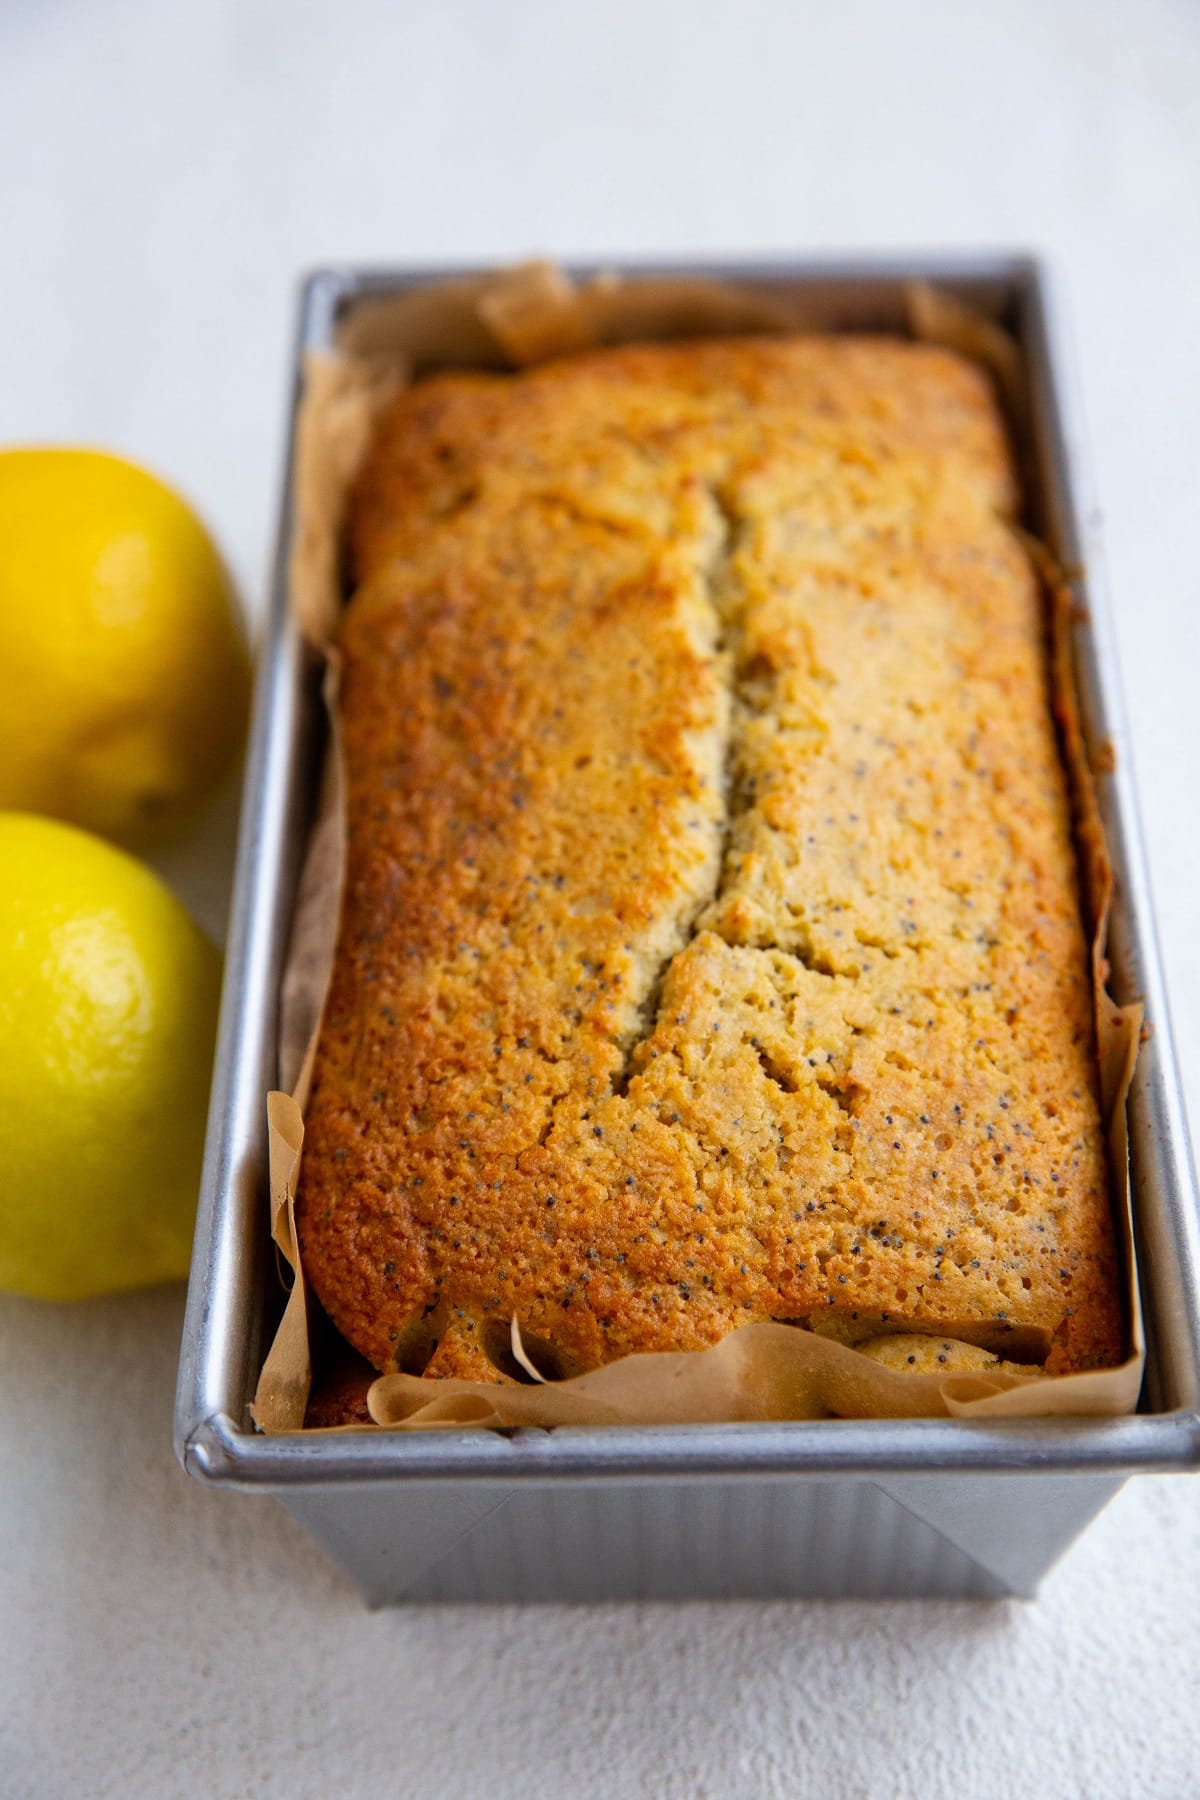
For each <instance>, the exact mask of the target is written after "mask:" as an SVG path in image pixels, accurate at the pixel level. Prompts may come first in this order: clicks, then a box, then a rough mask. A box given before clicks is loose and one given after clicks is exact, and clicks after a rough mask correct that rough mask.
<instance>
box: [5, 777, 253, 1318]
mask: <svg viewBox="0 0 1200 1800" xmlns="http://www.w3.org/2000/svg"><path fill="white" fill-rule="evenodd" d="M220 960H221V959H220V957H219V956H218V954H217V952H216V950H214V948H213V946H212V945H211V944H210V943H209V941H208V939H207V938H206V937H204V936H203V935H202V934H201V932H200V931H199V930H198V929H197V928H196V926H195V925H193V923H192V921H191V919H190V918H189V917H188V915H187V913H186V912H185V911H184V909H183V907H182V906H181V905H180V903H179V901H178V900H176V899H175V898H174V896H173V895H172V894H171V893H170V892H169V891H168V889H167V888H165V887H164V886H163V884H162V883H161V882H160V881H159V879H158V877H157V876H155V875H152V874H151V873H150V871H149V870H148V869H145V868H143V867H142V865H141V864H140V863H138V862H136V861H134V859H133V858H132V857H130V856H127V855H125V853H124V852H123V851H120V850H114V849H113V848H112V846H111V845H109V844H106V843H103V842H101V840H100V839H99V838H95V837H92V836H90V835H89V834H88V833H86V832H83V831H77V830H75V829H74V827H72V826H69V825H60V824H56V823H55V822H54V821H53V820H50V819H38V818H33V817H31V816H29V815H27V814H22V813H11V812H10V813H0V1288H7V1289H9V1290H10V1291H11V1292H14V1293H20V1294H32V1295H35V1296H37V1297H39V1298H41V1299H47V1300H71V1299H79V1298H82V1297H83V1296H85V1295H88V1294H102V1293H111V1292H114V1291H116V1290H118V1289H121V1288H131V1287H143V1286H147V1285H149V1284H150V1283H152V1282H158V1281H168V1280H174V1279H177V1278H179V1277H181V1276H183V1275H186V1273H187V1268H188V1260H189V1256H190V1252H191V1239H192V1224H193V1220H194V1216H195V1209H196V1191H197V1186H198V1183H199V1179H200V1161H201V1149H202V1145H203V1138H204V1120H205V1112H206V1108H207V1103H208V1087H209V1078H210V1072H211V1067H212V1055H213V1039H214V1035H215V1032H216V1019H217V993H218V987H219V982H220Z"/></svg>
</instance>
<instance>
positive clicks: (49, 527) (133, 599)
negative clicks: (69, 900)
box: [0, 449, 249, 844]
mask: <svg viewBox="0 0 1200 1800" xmlns="http://www.w3.org/2000/svg"><path fill="white" fill-rule="evenodd" d="M248 689H249V671H248V663H247V656H246V648H245V643H244V640H243V636H242V632H241V627H240V622H239V614H238V610H237V606H236V603H235V600H234V596H233V590H232V587H231V585H230V581H229V577H228V575H227V573H226V571H225V568H224V565H223V564H222V562H221V558H220V556H219V555H218V553H217V550H216V548H215V547H214V545H213V542H212V540H211V538H210V537H209V536H208V533H207V532H206V531H205V529H204V527H203V526H202V525H201V523H200V521H199V520H198V519H197V518H196V516H195V514H194V513H193V512H192V511H191V510H190V508H189V507H188V506H187V505H185V503H184V502H183V501H182V500H181V499H180V498H179V496H178V495H177V494H174V493H173V492H172V491H171V489H170V488H167V487H164V486H163V484H162V482H161V481H158V480H156V479H155V477H154V476H153V475H148V474H146V472H145V471H144V470H142V469H138V468H135V467H134V466H133V464H131V463H127V462H123V461H122V460H121V459H120V458H118V457H115V456H108V455H105V454H103V453H102V452H100V451H95V450H56V449H31V450H4V451H0V807H13V808H19V809H20V810H21V811H28V812H38V813H49V814H51V815H53V816H54V817H56V818H61V819H69V820H71V821H73V822H74V823H75V824H77V825H83V826H85V827H87V828H88V829H89V830H93V831H99V832H101V833H103V834H104V835H105V836H106V837H112V838H115V839H117V840H118V841H119V842H122V843H128V844H138V843H143V842H147V841H149V840H150V839H152V838H154V837H161V836H163V835H164V834H165V833H167V832H168V831H169V830H171V829H172V828H174V827H175V826H176V825H177V824H178V823H179V822H180V821H181V820H182V819H184V818H186V816H187V815H188V813H189V812H191V811H192V810H193V808H194V807H195V806H196V804H197V803H198V801H199V800H200V799H201V798H202V796H203V795H204V794H205V792H206V791H207V790H208V789H209V788H210V787H211V786H212V785H213V783H214V782H215V781H216V780H217V779H218V777H219V776H220V774H221V773H222V771H223V770H224V768H225V767H226V765H227V764H228V763H229V761H230V759H231V757H232V754H233V752H234V750H235V749H236V747H237V745H238V743H239V741H240V739H241V735H242V730H243V726H244V722H245V714H246V701H247V694H248Z"/></svg>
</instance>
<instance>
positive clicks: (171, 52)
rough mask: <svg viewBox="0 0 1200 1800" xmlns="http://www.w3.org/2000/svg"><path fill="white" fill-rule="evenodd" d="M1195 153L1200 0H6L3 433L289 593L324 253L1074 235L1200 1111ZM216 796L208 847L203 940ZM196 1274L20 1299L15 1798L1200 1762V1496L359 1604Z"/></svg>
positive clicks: (7, 1770) (10, 1615) (1127, 645)
mask: <svg viewBox="0 0 1200 1800" xmlns="http://www.w3.org/2000/svg"><path fill="white" fill-rule="evenodd" d="M1198 186H1200V7H1198V6H1197V5H1195V4H1186V3H1185V0H1176V3H1174V4H1170V3H1168V0H1127V3H1126V4H1123V5H1118V4H1098V3H1093V4H1067V3H1065V0H1043V3H1041V4H1039V3H1038V0H1028V3H1026V4H1014V3H1007V4H991V5H985V4H982V3H978V0H947V3H945V4H935V3H920V0H917V3H915V4H906V5H903V6H901V5H897V4H890V3H888V0H880V3H878V4H868V3H866V0H843V3H841V4H838V3H837V0H829V3H828V4H826V5H822V6H815V5H802V4H796V5H787V4H782V3H781V4H769V3H768V0H742V3H741V4H739V5H726V4H712V3H709V4H705V3H703V0H693V3H692V4H671V3H669V0H640V3H638V4H633V3H626V0H611V3H610V4H608V5H588V4H580V3H579V0H558V3H557V4H542V3H537V4H531V3H526V4H524V5H522V4H521V3H520V0H507V3H506V4H502V3H499V0H497V3H494V4H487V3H485V0H481V3H478V4H468V3H467V0H440V3H438V0H425V3H424V4H419V5H417V4H392V5H386V4H383V3H382V0H380V3H377V4H342V5H336V4H334V3H333V0H327V3H325V4H317V3H313V0H190V3H188V4H161V3H156V0H89V3H86V4H85V3H84V0H5V3H4V4H3V5H0V247H2V257H0V432H2V433H3V435H4V436H5V437H7V438H15V439H29V438H41V439H66V440H85V441H93V442H100V443H103V444H106V445H108V446H111V447H114V448H117V449H119V450H122V451H124V452H126V453H128V454H130V455H132V456H134V457H136V458H139V459H142V460H144V461H147V462H149V463H150V464H152V465H154V466H156V467H157V468H158V469H160V470H161V471H162V472H164V473H165V474H167V475H168V476H169V477H170V478H171V479H173V480H174V481H176V482H177V483H178V484H179V485H181V486H182V487H183V488H184V489H185V490H186V491H187V492H188V493H190V495H191V496H192V497H193V499H194V500H195V501H196V502H197V503H198V504H199V506H200V507H201V509H202V510H203V512H204V513H205V514H206V515H207V517H208V519H209V520H210V521H211V523H212V524H213V526H214V528H215V529H216V531H217V533H218V535H219V536H220V538H221V539H222V541H223V543H224V545H225V547H226V549H227V551H228V553H229V555H230V558H231V560H232V562H233V565H234V567H235V569H236V571H237V573H238V576H239V579H240V581H241V583H242V586H243V590H244V592H245V594H246V597H247V601H248V604H249V605H250V606H251V608H255V607H256V606H257V605H258V603H259V600H260V597H261V587H262V573H263V570H264V567H265V562H266V553H267V547H268V537H269V530H270V522H271V513H272V504H273V498H274V493H275V483H276V479H277V471H278V458H279V448H280V427H281V420H282V409H283V398H284V378H285V369H286V359H287V349H288V341H289V333H290V325H291V314H290V309H291V293H292V288H291V284H292V280H293V276H294V274H295V272H296V271H297V270H298V269H300V268H303V267H305V266H307V265H311V264H313V263H317V262H321V261H327V260H340V259H351V258H374V259H383V260H399V259H404V260H421V259H427V260H442V259H447V260H471V259H489V258H498V259H512V258H514V257H516V256H519V255H522V254H526V253H529V252H533V251H549V252H553V253H556V254H560V255H566V254H569V253H571V252H577V253H581V254H587V255H593V254H594V255H601V256H616V255H619V254H620V253H621V252H623V251H628V252H641V253H643V254H651V253H679V254H686V253H688V252H690V251H751V252H752V251H770V250H777V251H797V250H808V249H813V248H830V249H854V248H877V247H887V246H901V247H903V246H908V247H911V246H914V245H917V246H929V247H941V246H964V245H966V246H971V245H975V246H978V245H1021V246H1030V247H1033V248H1038V249H1042V250H1045V251H1046V252H1047V253H1049V255H1050V256H1051V258H1052V260H1053V262H1054V264H1055V265H1056V267H1057V269H1058V271H1059V274H1060V275H1061V277H1062V278H1063V283H1064V286H1065V289H1066V294H1067V298H1068V301H1069V308H1070V315H1071V317H1072V319H1073V322H1074V327H1075V330H1074V347H1075V353H1076V362H1077V367H1078V373H1079V376H1080V378H1081V385H1082V391H1083V397H1084V403H1085V415H1086V419H1087V423H1088V425H1089V428H1090V438H1091V447H1092V460H1093V464H1094V468H1095V472H1096V475H1097V478H1098V487H1099V491H1100V494H1101V495H1102V497H1103V500H1104V502H1105V523H1106V537H1107V547H1108V555H1109V562H1110V569H1111V575H1112V585H1113V589H1114V594H1115V605H1116V613H1117V621H1116V622H1117V635H1118V641H1119V646H1120V651H1121V654H1122V657H1123V660H1124V667H1125V672H1126V693H1127V698H1128V702H1129V706H1130V711H1131V714H1132V728H1133V742H1134V751H1135V762H1136V768H1137V773H1138V776H1139V783H1140V788H1141V793H1142V802H1143V807H1144V815H1145V825H1146V832H1147V838H1148V846H1149V854H1150V863H1151V868H1152V873H1153V876H1154V878H1155V883H1156V887H1157V893H1158V907H1159V922H1160V926H1161V932H1162V937H1163V942H1164V949H1165V955H1166V963H1167V968H1168V975H1169V980H1170V986H1171V992H1172V996H1173V1005H1174V1016H1175V1026H1176V1031H1177V1036H1178V1040H1179V1047H1180V1052H1181V1056H1182V1060H1183V1066H1184V1072H1185V1077H1186V1080H1187V1083H1188V1090H1189V1098H1190V1101H1191V1105H1192V1112H1193V1117H1198V1116H1200V1113H1198V1112H1197V1102H1198V1101H1200V934H1197V932H1196V929H1195V913H1196V907H1195V895H1196V888H1197V879H1198V877H1200V852H1198V849H1197V838H1196V831H1195V799H1194V795H1195V791H1196V784H1197V777H1198V775H1200V710H1198V708H1197V705H1196V698H1195V691H1194V690H1195V673H1196V670H1197V666H1198V659H1200V605H1198V604H1197V580H1198V577H1197V554H1196V544H1197V534H1196V529H1195V523H1196V514H1197V467H1198V455H1197V449H1198V446H1200V350H1198V347H1197V346H1198V341H1200V193H1198ZM227 812H228V809H226V814H225V815H222V814H221V812H220V809H218V813H217V816H216V817H215V818H214V820H213V821H212V822H210V827H209V830H208V833H207V835H206V836H205V837H204V838H203V840H202V842H201V845H200V847H199V848H197V846H195V845H193V846H192V847H191V849H190V850H188V851H185V852H180V853H178V854H177V855H176V856H175V857H174V858H173V859H171V860H170V863H169V866H170V867H171V869H172V870H173V872H174V873H175V875H176V877H177V878H178V879H180V880H181V881H182V883H183V885H184V887H185V889H186V891H187V892H188V894H189V896H190V897H191V898H192V899H193V901H194V903H196V904H197V905H198V907H199V909H200V911H201V912H202V914H203V915H204V917H205V918H206V919H207V921H208V922H209V923H210V924H211V925H212V926H214V927H219V924H220V919H221V915H222V875H221V870H222V868H223V857H222V848H221V820H222V818H223V817H224V816H227ZM201 850H203V855H201ZM206 871H207V872H206ZM181 1312H182V1294H181V1293H180V1292H175V1291H163V1292H159V1293H155V1294H151V1295H145V1296H141V1297H137V1298H135V1299H134V1300H132V1301H126V1302H123V1303H121V1304H119V1305H118V1304H116V1303H111V1304H90V1305H86V1306H81V1307H78V1308H75V1309H70V1310H54V1309H49V1308H42V1307H38V1306H35V1305H31V1304H24V1303H20V1302H16V1301H11V1300H10V1301H4V1302H0V1795H3V1797H4V1800H9V1797H10V1796H22V1800H23V1797H24V1796H33V1797H34V1800H43V1797H45V1800H51V1797H53V1800H57V1797H59V1796H67V1795H72V1796H74V1795H89V1796H91V1795H104V1794H114V1795H122V1796H126V1795H128V1796H143V1795H145V1796H156V1797H157V1796H171V1795H176V1794H179V1795H193V1794H194V1795H204V1796H210V1795H211V1796H227V1795H228V1796H240V1795H243V1794H255V1795H257V1794H267V1795H273V1794H285V1793H286V1794H288V1795H292V1796H308V1795H313V1796H324V1795H344V1796H347V1797H353V1796H357V1795H372V1796H375V1795H382V1794H390V1793H406V1794H408V1793H411V1794H422V1793H425V1794H446V1795H452V1796H456V1797H458V1796H467V1797H473V1796H476V1795H479V1796H486V1797H487V1800H503V1797H504V1796H508V1795H522V1796H529V1797H530V1800H536V1797H538V1796H542V1795H548V1796H556V1795H559V1794H570V1793H573V1792H578V1793H579V1794H580V1795H585V1794H586V1795H587V1796H589V1797H591V1796H607V1795H620V1796H624V1795H641V1794H647V1795H660V1794H661V1795H665V1796H673V1795H693V1794H704V1795H711V1796H724V1795H735V1796H741V1795H760V1794H762V1795H784V1796H790V1795H800V1794H807V1793H812V1794H820V1795H822V1796H841V1795H847V1796H849V1795H864V1796H876V1795H883V1796H888V1795H893V1794H895V1795H920V1796H921V1797H922V1800H931V1797H933V1800H937V1797H940V1796H949V1797H951V1800H959V1797H967V1800H969V1797H971V1796H993V1795H994V1796H1001V1795H1004V1796H1008V1795H1019V1794H1027V1793H1038V1794H1044V1795H1054V1796H1057V1795H1081V1796H1082V1795H1086V1796H1088V1797H1089V1800H1092V1797H1095V1796H1108V1795H1112V1796H1126V1795H1142V1794H1148V1795H1163V1796H1170V1797H1171V1800H1178V1797H1180V1796H1185V1795H1188V1794H1194V1793H1197V1792H1198V1791H1200V1701H1198V1698H1197V1694H1196V1676H1197V1673H1198V1669H1200V1608H1198V1606H1197V1603H1196V1602H1197V1578H1198V1577H1200V1484H1196V1485H1192V1484H1190V1483H1188V1482H1187V1481H1186V1480H1184V1479H1174V1480H1158V1481H1141V1482H1137V1483H1135V1484H1133V1485H1132V1486H1131V1487H1129V1488H1128V1489H1126V1490H1125V1492H1124V1493H1123V1494H1122V1495H1121V1497H1120V1498H1119V1499H1118V1500H1117V1501H1116V1502H1115V1503H1114V1504H1113V1506H1112V1507H1111V1508H1110V1510H1109V1511H1108V1512H1107V1513H1106V1514H1105V1515H1104V1516H1103V1517H1102V1518H1101V1520H1100V1521H1099V1522H1098V1523H1097V1524H1096V1525H1095V1526H1094V1527H1093V1528H1092V1530H1091V1531H1090V1532H1089V1533H1088V1534H1087V1536H1086V1537H1085V1538H1084V1539H1083V1541H1082V1542H1081V1543H1080V1544H1079V1545H1078V1547H1077V1548H1076V1549H1075V1550H1074V1551H1073V1552H1072V1553H1071V1554H1070V1556H1069V1557H1068V1559H1067V1560H1066V1562H1065V1563H1064V1564H1063V1565H1062V1566H1061V1568H1060V1569H1059V1570H1058V1572H1056V1573H1055V1574H1054V1575H1053V1576H1052V1577H1051V1578H1050V1579H1049V1581H1048V1582H1047V1584H1046V1586H1045V1589H1044V1591H1043V1595H1042V1598H1041V1600H1040V1601H1039V1602H1038V1603H1037V1604H1036V1605H1033V1606H1029V1605H1020V1604H1016V1603H1001V1604H978V1605H976V1604H969V1605H968V1604H958V1605H950V1604H944V1603H916V1602H914V1603H882V1604H876V1605H871V1606H867V1605H857V1604H856V1605H840V1606H838V1605H810V1604H790V1605H777V1606H767V1607H762V1606H743V1605H736V1606H724V1607H711V1606H692V1607H687V1608H682V1609H670V1608H665V1607H625V1608H607V1609H601V1610H594V1611H588V1610H576V1611H568V1610H548V1609H547V1610H536V1611H535V1610H529V1611H524V1612H522V1611H518V1610H510V1611H495V1610H493V1611H486V1612H475V1611H469V1610H468V1611H452V1612H441V1613H439V1612H436V1611H431V1610H423V1611H406V1612H393V1613H390V1614H382V1615H369V1614H367V1613H366V1612H364V1611H363V1610H362V1609H361V1607H360V1604H359V1601H358V1599H357V1597H356V1595H355V1593H354V1592H353V1591H352V1590H351V1588H350V1586H349V1585H348V1583H347V1582H346V1581H344V1580H343V1578H342V1577H341V1576H340V1575H339V1574H338V1573H337V1572H336V1571H335V1570H333V1569H332V1568H331V1567H330V1566H329V1565H328V1564H327V1563H326V1561H325V1560H324V1558H323V1557H322V1556H321V1555H320V1553H318V1552H317V1551H315V1550H314V1549H312V1548H311V1547H310V1545H309V1543H308V1541H307V1540H306V1539H305V1538H304V1537H303V1535H302V1534H301V1533H300V1531H299V1530H298V1529H297V1528H295V1527H293V1526H292V1525H291V1524H290V1522H289V1521H288V1520H287V1519H285V1518H284V1516H283V1515H282V1514H279V1513H277V1512H276V1511H275V1510H274V1509H273V1508H272V1507H271V1506H270V1505H269V1504H268V1503H266V1502H263V1501H259V1500H254V1499H250V1498H243V1497H239V1496H234V1495H226V1494H214V1493H209V1492H206V1491H203V1490H202V1489H200V1488H199V1487H198V1486H195V1485H193V1484H191V1483H189V1482H188V1481H187V1480H186V1479H185V1477H184V1476H183V1475H182V1474H181V1473H180V1471H179V1470H178V1468H177V1467H176V1466H175V1464H174V1462H173V1460H172V1455H171V1449H170V1432H169V1421H170V1409H171V1398H172V1385H173V1379H174V1362H175V1355H176V1348H177V1341H178V1332H179V1325H180V1319H181Z"/></svg>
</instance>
